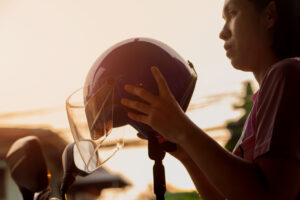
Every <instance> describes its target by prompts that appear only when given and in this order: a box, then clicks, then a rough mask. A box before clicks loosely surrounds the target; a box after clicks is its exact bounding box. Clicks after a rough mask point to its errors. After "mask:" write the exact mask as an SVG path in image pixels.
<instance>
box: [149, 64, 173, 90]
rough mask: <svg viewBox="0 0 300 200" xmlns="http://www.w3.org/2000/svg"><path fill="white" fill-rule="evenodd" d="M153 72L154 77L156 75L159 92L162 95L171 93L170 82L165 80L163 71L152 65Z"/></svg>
mask: <svg viewBox="0 0 300 200" xmlns="http://www.w3.org/2000/svg"><path fill="white" fill-rule="evenodd" d="M151 72H152V74H153V77H154V79H155V81H156V83H157V86H158V90H159V94H160V95H164V94H170V90H169V87H168V83H167V81H166V80H165V78H164V76H163V75H162V73H161V72H160V71H159V69H158V68H157V67H155V66H153V67H151Z"/></svg>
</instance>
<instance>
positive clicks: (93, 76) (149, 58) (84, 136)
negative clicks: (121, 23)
mask: <svg viewBox="0 0 300 200" xmlns="http://www.w3.org/2000/svg"><path fill="white" fill-rule="evenodd" d="M152 66H156V67H158V69H159V70H160V71H161V73H162V74H163V76H164V77H165V79H166V81H167V83H168V86H169V88H170V91H171V92H172V94H173V95H174V97H175V99H176V100H177V101H178V103H179V104H180V106H181V107H182V109H183V110H184V111H185V110H186V109H187V106H188V104H189V102H190V99H191V97H192V94H193V91H194V88H195V84H196V80H197V75H196V72H195V70H194V68H193V66H192V65H191V63H188V62H186V61H185V60H184V59H183V58H182V57H181V56H180V55H179V54H178V53H176V52H175V51H174V50H173V49H172V48H170V47H169V46H167V45H166V44H164V43H162V42H160V41H157V40H154V39H150V38H132V39H128V40H125V41H123V42H120V43H118V44H115V45H113V46H112V47H110V48H109V49H108V50H106V51H105V52H104V53H103V54H102V55H100V57H99V58H98V59H97V60H96V61H95V63H94V64H93V65H92V67H91V69H90V70H89V72H88V74H87V77H86V80H85V83H84V87H83V88H82V89H80V90H78V91H77V92H74V93H73V94H72V95H71V96H70V97H69V98H68V99H67V102H66V103H67V114H68V119H69V123H70V127H71V131H72V134H73V138H74V140H75V143H76V146H77V148H78V150H79V153H80V154H81V157H82V158H83V160H84V162H85V164H86V168H87V169H88V170H89V171H92V170H90V169H91V168H95V167H91V166H97V167H99V166H101V165H102V163H104V162H105V161H106V160H108V159H109V158H110V157H111V155H114V154H115V152H116V151H118V149H119V148H120V146H122V145H121V144H122V142H120V141H121V140H120V138H121V137H120V136H119V135H118V133H114V134H112V129H113V128H117V127H122V126H124V125H127V124H129V125H131V126H132V127H134V128H135V129H136V130H137V131H138V132H140V133H141V134H142V135H143V136H144V137H146V138H148V136H149V134H153V133H154V134H155V135H156V136H159V134H158V133H155V132H154V131H153V130H152V128H151V127H149V126H147V125H145V124H142V123H139V122H136V121H133V120H131V119H130V118H128V116H127V113H128V111H129V110H130V109H129V108H126V107H125V106H123V105H121V99H122V98H130V99H135V100H137V101H143V100H141V99H139V98H138V97H136V96H134V95H131V94H129V93H127V92H126V91H125V90H124V85H125V84H132V85H137V86H140V87H143V88H144V89H146V90H147V91H149V92H151V93H153V94H156V95H157V94H158V88H157V84H156V82H155V79H154V77H153V76H152V74H151V72H150V68H151V67H152ZM80 101H81V102H80ZM114 132H115V131H114ZM114 137H115V138H114ZM83 140H85V141H86V140H89V141H92V142H93V143H94V147H91V145H89V146H88V147H86V145H84V144H86V142H80V141H83ZM89 144H90V143H89ZM105 144H107V145H105ZM104 146H109V147H113V148H112V149H111V151H110V152H111V153H110V154H108V156H107V157H106V158H104V159H103V158H102V159H101V158H100V159H98V160H102V161H103V162H100V164H99V163H97V164H96V165H95V163H92V160H96V159H93V157H94V158H95V155H96V156H97V157H98V156H100V155H102V153H100V152H99V148H101V147H104ZM85 151H87V152H85ZM84 155H90V156H89V157H90V158H89V159H87V158H86V156H84ZM98 162H99V161H98ZM97 167H96V168H97Z"/></svg>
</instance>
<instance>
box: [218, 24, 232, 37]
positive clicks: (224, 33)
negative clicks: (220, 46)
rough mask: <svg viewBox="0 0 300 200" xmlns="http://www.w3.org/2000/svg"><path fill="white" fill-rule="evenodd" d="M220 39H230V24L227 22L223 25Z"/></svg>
mask: <svg viewBox="0 0 300 200" xmlns="http://www.w3.org/2000/svg"><path fill="white" fill-rule="evenodd" d="M219 37H220V39H222V40H228V39H229V38H230V37H231V32H230V30H229V29H228V24H227V23H225V25H224V26H223V28H222V30H221V32H220V34H219Z"/></svg>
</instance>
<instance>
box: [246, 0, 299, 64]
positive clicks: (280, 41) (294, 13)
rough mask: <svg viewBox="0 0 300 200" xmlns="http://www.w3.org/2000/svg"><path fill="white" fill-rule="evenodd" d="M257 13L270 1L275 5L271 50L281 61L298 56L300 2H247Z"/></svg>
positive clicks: (290, 0) (253, 0)
mask: <svg viewBox="0 0 300 200" xmlns="http://www.w3.org/2000/svg"><path fill="white" fill-rule="evenodd" d="M249 1H251V2H253V3H254V5H255V7H256V8H257V10H258V11H263V10H264V8H265V7H266V6H267V5H268V4H269V3H270V2H272V1H274V2H275V4H276V9H277V22H276V24H275V26H274V42H273V46H272V48H273V50H274V52H275V53H276V55H277V56H278V57H279V58H281V59H283V58H289V57H296V56H300V1H299V0H249Z"/></svg>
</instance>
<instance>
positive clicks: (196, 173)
mask: <svg viewBox="0 0 300 200" xmlns="http://www.w3.org/2000/svg"><path fill="white" fill-rule="evenodd" d="M170 154H171V155H172V156H174V157H175V158H177V159H178V160H179V161H180V162H181V163H182V164H183V166H184V167H185V168H186V170H187V171H188V173H189V175H190V177H191V179H192V181H193V183H194V185H195V187H196V188H197V191H198V193H199V194H200V196H201V198H202V199H204V200H224V199H225V197H224V196H223V195H222V194H221V193H220V192H219V191H217V190H216V188H215V187H214V186H213V185H212V184H211V183H210V182H209V181H208V179H207V177H206V176H205V175H204V174H203V172H202V171H201V170H200V169H199V167H198V166H197V165H196V164H195V162H194V161H193V160H192V159H191V158H190V157H189V156H188V154H187V153H186V152H185V151H184V150H183V149H182V148H181V147H180V146H179V145H177V150H176V151H175V152H172V153H170Z"/></svg>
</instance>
